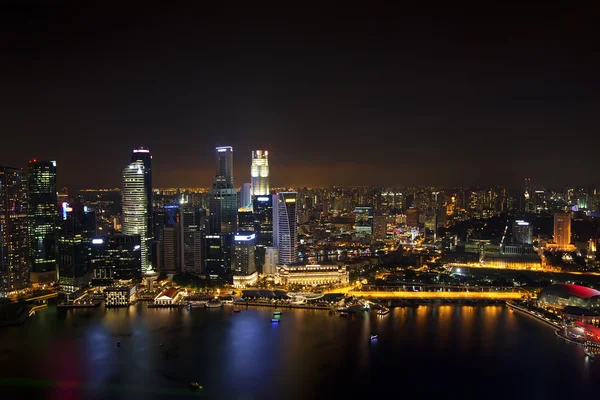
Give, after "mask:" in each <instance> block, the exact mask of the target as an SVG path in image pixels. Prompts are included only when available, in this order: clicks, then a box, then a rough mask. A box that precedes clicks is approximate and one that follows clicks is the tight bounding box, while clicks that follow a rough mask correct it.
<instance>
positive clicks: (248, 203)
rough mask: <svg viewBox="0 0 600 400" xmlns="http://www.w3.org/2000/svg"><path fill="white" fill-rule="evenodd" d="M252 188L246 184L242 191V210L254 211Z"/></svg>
mask: <svg viewBox="0 0 600 400" xmlns="http://www.w3.org/2000/svg"><path fill="white" fill-rule="evenodd" d="M251 190H252V189H251V188H250V184H249V183H244V184H243V185H242V187H241V189H240V208H248V209H252V197H251V196H250V193H251Z"/></svg>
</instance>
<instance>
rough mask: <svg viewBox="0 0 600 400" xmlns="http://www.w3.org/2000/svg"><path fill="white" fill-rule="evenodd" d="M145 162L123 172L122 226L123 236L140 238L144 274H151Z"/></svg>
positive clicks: (137, 163) (127, 167)
mask: <svg viewBox="0 0 600 400" xmlns="http://www.w3.org/2000/svg"><path fill="white" fill-rule="evenodd" d="M144 169H145V166H144V162H143V161H141V160H137V161H134V162H132V163H131V164H129V165H128V166H126V167H125V169H124V170H123V175H122V180H121V184H122V186H121V203H122V208H123V212H122V218H123V221H122V226H123V234H124V235H128V236H139V237H140V242H141V243H140V245H141V260H142V273H143V274H151V273H152V272H153V269H152V262H151V260H152V257H151V251H152V236H151V233H150V232H149V230H148V229H149V225H148V219H149V214H150V210H149V209H148V198H147V196H148V193H147V187H146V185H147V178H146V175H145V172H144Z"/></svg>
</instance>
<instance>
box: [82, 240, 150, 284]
mask: <svg viewBox="0 0 600 400" xmlns="http://www.w3.org/2000/svg"><path fill="white" fill-rule="evenodd" d="M141 247H142V246H141V242H140V236H139V235H135V236H128V235H111V236H106V237H96V238H94V239H92V241H91V244H90V248H91V252H90V266H89V271H90V272H91V273H92V282H93V284H94V285H99V286H106V285H110V284H111V283H113V282H114V281H118V280H130V279H133V280H139V279H141V277H142V262H141Z"/></svg>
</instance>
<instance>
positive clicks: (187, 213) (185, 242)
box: [180, 205, 204, 275]
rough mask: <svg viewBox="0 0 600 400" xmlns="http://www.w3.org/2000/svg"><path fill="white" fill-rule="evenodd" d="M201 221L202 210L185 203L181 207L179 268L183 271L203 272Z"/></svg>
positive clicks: (197, 273)
mask: <svg viewBox="0 0 600 400" xmlns="http://www.w3.org/2000/svg"><path fill="white" fill-rule="evenodd" d="M202 222H203V215H202V212H201V211H199V210H197V209H195V208H194V207H193V206H191V205H185V206H183V207H182V208H181V223H180V226H181V229H182V232H181V237H182V240H181V245H182V252H181V258H182V260H183V261H182V263H181V268H182V270H183V272H186V273H190V274H193V275H200V274H202V273H203V270H204V266H203V260H202V231H201V230H200V229H201V226H202Z"/></svg>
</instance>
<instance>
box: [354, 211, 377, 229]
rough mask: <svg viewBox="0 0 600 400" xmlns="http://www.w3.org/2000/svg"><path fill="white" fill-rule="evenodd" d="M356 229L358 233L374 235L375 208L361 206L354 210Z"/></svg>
mask: <svg viewBox="0 0 600 400" xmlns="http://www.w3.org/2000/svg"><path fill="white" fill-rule="evenodd" d="M354 216H355V222H354V229H355V231H356V233H368V234H369V235H371V234H372V233H373V207H370V206H359V207H356V208H354Z"/></svg>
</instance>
